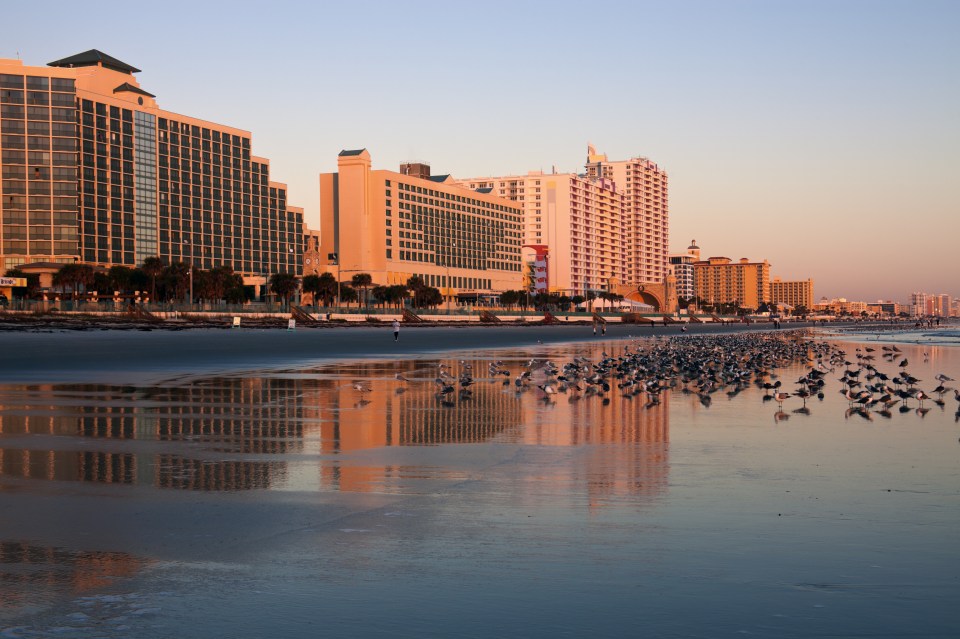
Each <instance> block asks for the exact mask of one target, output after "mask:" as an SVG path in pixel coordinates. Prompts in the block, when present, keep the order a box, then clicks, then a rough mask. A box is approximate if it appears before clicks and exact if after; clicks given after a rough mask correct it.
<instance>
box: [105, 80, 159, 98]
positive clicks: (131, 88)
mask: <svg viewBox="0 0 960 639" xmlns="http://www.w3.org/2000/svg"><path fill="white" fill-rule="evenodd" d="M121 91H129V92H130V93H139V94H140V95H145V96H147V97H148V98H155V97H157V96H155V95H154V94H152V93H147V92H146V91H144V90H143V89H141V88H140V87H135V86H133V85H132V84H130V83H129V82H124V83H123V84H121V85H120V86H118V87H117V88H116V89H114V90H113V92H114V93H120V92H121Z"/></svg>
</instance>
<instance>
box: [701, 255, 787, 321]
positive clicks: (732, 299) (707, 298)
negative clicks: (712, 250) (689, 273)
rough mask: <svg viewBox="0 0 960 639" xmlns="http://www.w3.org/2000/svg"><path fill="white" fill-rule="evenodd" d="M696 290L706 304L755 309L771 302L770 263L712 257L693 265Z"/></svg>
mask: <svg viewBox="0 0 960 639" xmlns="http://www.w3.org/2000/svg"><path fill="white" fill-rule="evenodd" d="M693 278H694V289H695V290H696V294H697V297H699V298H700V299H701V300H702V302H703V304H705V305H710V306H712V305H715V304H728V303H737V304H739V305H740V307H741V308H748V309H756V308H758V307H759V306H760V304H762V303H764V302H770V263H769V262H767V261H766V260H764V261H762V262H751V261H750V260H748V259H747V258H741V259H740V260H739V261H738V262H734V261H733V260H731V259H730V258H729V257H711V258H709V259H707V260H701V261H699V262H695V263H694V264H693Z"/></svg>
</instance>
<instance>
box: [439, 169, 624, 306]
mask: <svg viewBox="0 0 960 639" xmlns="http://www.w3.org/2000/svg"><path fill="white" fill-rule="evenodd" d="M458 182H459V183H460V184H461V185H463V186H465V187H467V188H470V189H483V190H489V191H490V192H491V193H492V194H494V195H498V196H500V197H503V198H507V199H510V200H512V201H513V202H515V203H517V205H518V206H519V207H520V208H521V209H522V210H523V244H524V246H527V247H533V246H537V247H540V246H545V247H546V249H547V250H546V256H547V260H546V261H547V265H546V273H547V278H546V279H547V283H546V289H547V290H549V291H551V292H557V293H563V294H567V295H570V296H574V295H585V294H586V293H588V292H594V293H598V292H601V291H609V290H611V282H623V281H624V279H625V277H626V269H625V267H624V266H625V261H624V250H623V247H624V229H625V219H624V206H625V204H626V200H625V199H624V195H623V193H621V192H620V191H618V190H617V188H616V185H615V184H614V183H613V181H611V180H607V179H602V178H601V179H593V178H587V177H585V176H583V175H577V174H575V173H543V172H542V171H533V172H530V173H528V174H527V175H507V176H497V177H477V178H467V179H461V180H458Z"/></svg>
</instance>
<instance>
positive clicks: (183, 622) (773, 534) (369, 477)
mask: <svg viewBox="0 0 960 639" xmlns="http://www.w3.org/2000/svg"><path fill="white" fill-rule="evenodd" d="M625 344H628V342H627V341H618V342H604V343H600V344H573V345H560V346H543V347H536V348H533V349H526V350H524V351H523V352H516V351H514V352H512V353H510V354H507V353H503V352H500V353H497V352H474V353H459V354H456V356H453V357H448V358H441V359H436V358H421V359H413V360H394V361H364V362H352V363H345V364H337V365H329V366H323V367H316V368H313V369H301V368H297V369H291V370H282V369H276V368H274V369H271V370H269V371H259V372H242V373H241V372H238V373H235V374H221V375H218V376H216V377H207V376H202V375H198V376H192V377H177V376H171V377H170V378H169V379H167V380H165V381H164V382H163V383H160V384H157V385H152V386H150V387H138V386H136V385H131V386H119V385H106V384H79V383H77V384H56V385H43V384H30V385H22V384H21V385H4V386H2V387H0V517H2V520H0V521H2V525H0V531H2V536H0V594H2V601H3V605H2V607H0V637H4V636H11V637H14V636H21V637H40V636H49V635H52V634H58V635H64V636H71V637H127V636H137V637H154V636H155V637H173V636H176V637H218V636H223V637H262V636H318V635H328V634H329V635H334V634H336V635H340V636H391V637H424V636H449V635H454V634H455V635H459V636H466V637H489V636H517V637H554V636H585V635H593V636H638V635H639V636H660V637H725V636H730V635H744V634H746V635H756V636H764V637H817V636H819V637H825V636H878V635H883V636H897V637H955V636H957V635H958V633H960V621H958V620H957V617H956V615H955V614H954V613H953V608H954V604H955V602H956V601H957V600H958V599H960V582H958V580H957V576H956V575H957V574H960V552H958V546H957V543H956V539H957V534H956V531H957V530H958V528H960V526H958V525H960V464H958V460H960V444H958V435H960V424H958V423H957V421H956V417H955V415H954V413H955V411H956V410H957V409H958V408H960V405H958V403H957V401H956V400H954V399H953V394H952V392H951V393H949V394H946V395H944V407H942V408H941V407H940V406H938V405H936V404H935V403H933V402H931V401H927V402H926V403H925V405H924V408H929V410H928V411H918V410H917V409H918V408H919V407H920V406H919V404H918V402H916V401H914V400H911V401H910V402H908V408H907V410H904V411H901V410H899V408H894V409H893V410H892V411H891V413H890V416H889V417H884V416H882V415H881V414H880V413H878V412H876V411H867V412H864V413H859V412H854V413H850V412H849V410H848V409H849V403H848V402H847V400H846V399H845V398H844V397H843V396H842V395H841V394H840V393H839V390H840V383H839V382H838V381H837V378H838V377H839V376H840V374H841V371H840V370H838V369H835V370H834V372H833V373H830V374H828V375H827V380H828V383H827V386H826V388H825V397H824V399H823V400H817V399H816V398H811V399H809V400H808V401H807V407H808V409H809V410H808V413H807V412H803V411H802V408H803V406H802V403H801V401H800V400H799V399H798V398H796V397H791V398H788V399H787V400H786V401H784V403H783V406H782V408H780V407H778V405H777V403H776V402H775V401H771V400H766V401H764V400H763V395H764V391H763V390H762V389H760V388H758V387H756V386H750V387H749V388H746V389H745V390H743V391H742V392H740V393H739V394H737V395H736V396H733V397H728V396H727V395H726V394H725V392H724V391H718V392H716V393H714V394H713V396H712V402H710V404H709V406H706V405H704V404H703V403H702V402H701V401H700V400H699V398H698V396H697V395H696V394H692V393H684V392H681V391H680V390H679V389H677V390H674V391H670V392H667V393H665V394H664V396H663V400H662V402H661V403H660V404H659V405H653V406H650V405H648V404H647V402H646V400H644V399H641V398H639V397H634V398H631V399H625V398H622V397H620V396H619V394H618V393H617V391H616V390H615V389H614V391H613V392H611V394H610V396H609V397H608V399H609V401H604V399H602V398H600V397H582V398H580V399H576V400H572V399H571V398H570V396H569V395H563V394H558V395H557V396H555V397H554V398H552V399H551V398H545V397H544V395H543V393H542V392H540V391H538V390H537V389H536V387H535V384H534V386H532V387H531V388H529V389H528V390H526V391H524V392H522V393H519V394H518V393H517V392H516V391H515V390H514V386H513V377H514V376H515V375H516V374H517V373H518V372H519V371H520V370H521V367H522V365H523V364H524V363H526V362H527V361H528V360H529V359H530V358H531V357H537V358H549V359H552V360H553V361H555V362H557V363H558V364H561V365H562V364H563V363H564V362H566V361H569V360H570V359H571V358H572V357H574V356H576V355H583V356H586V357H588V358H590V359H592V360H593V361H598V360H599V359H600V353H601V351H602V350H604V349H606V350H607V351H609V352H611V353H612V354H618V353H619V352H620V351H621V349H622V348H623V346H624V345H625ZM867 347H870V348H874V349H875V351H874V353H872V355H875V356H876V360H875V361H874V362H873V363H874V364H875V365H876V366H877V368H878V369H881V370H884V371H887V372H890V373H895V372H896V371H897V370H898V368H899V367H898V363H899V362H900V361H902V359H903V358H909V360H910V364H909V371H910V373H911V374H913V375H914V376H916V377H919V378H920V379H922V380H924V381H923V382H922V383H920V384H919V386H920V387H921V388H923V389H925V390H927V391H928V392H929V391H930V390H931V389H932V388H933V387H934V386H936V384H937V382H936V381H935V380H934V375H936V374H938V373H944V374H947V375H949V376H950V377H954V378H956V379H960V349H957V348H955V347H952V346H944V345H935V344H934V345H931V344H922V345H908V344H899V345H898V348H900V349H901V353H899V354H897V356H896V358H882V357H880V355H881V353H880V346H879V344H877V345H866V344H863V343H861V344H854V343H848V344H846V345H845V346H844V348H845V350H846V352H847V356H848V360H850V361H853V362H855V361H857V360H855V359H854V358H855V356H856V355H861V357H862V356H864V355H865V354H866V353H867V351H865V350H863V349H865V348H867ZM858 348H859V349H861V350H860V351H857V350H856V349H858ZM498 359H499V360H503V367H504V368H506V369H508V370H509V371H510V372H511V375H510V376H509V377H502V376H497V377H496V378H495V379H493V378H489V379H482V378H484V377H486V376H487V372H486V371H487V367H488V365H489V363H490V362H491V361H493V360H498ZM461 360H463V362H464V363H468V364H470V365H471V366H472V369H473V372H474V375H475V376H476V377H477V378H480V379H479V381H478V382H477V383H476V384H475V385H474V386H473V389H474V394H473V397H471V398H470V399H466V400H458V401H455V402H453V403H454V405H452V406H446V405H443V404H442V403H440V402H439V401H438V399H437V398H436V396H435V393H434V391H435V390H436V385H435V384H434V379H435V378H436V376H437V372H438V363H440V362H443V363H444V364H445V365H446V366H447V367H448V369H449V370H450V371H451V372H452V373H453V374H454V375H456V373H457V372H458V371H459V370H461V369H462V367H463V364H462V363H461ZM805 370H806V369H805V368H804V364H803V363H798V364H796V365H793V366H791V367H789V368H786V369H782V370H780V371H778V375H779V379H780V380H781V381H782V383H783V387H784V388H785V389H787V390H790V389H791V387H792V380H795V379H797V378H798V377H799V376H800V375H802V374H803V373H804V372H805ZM397 373H401V374H403V375H405V376H406V377H407V378H409V379H410V380H411V381H409V382H400V381H397V380H396V379H395V375H396V374H397ZM504 379H506V380H507V381H508V385H507V386H504V385H503V384H502V381H503V380H504ZM534 380H535V382H536V381H537V378H536V374H535V375H534ZM947 384H948V385H952V386H956V385H957V382H947ZM356 385H359V386H361V387H362V388H364V389H367V388H369V390H358V389H357V388H356V387H355V386H356Z"/></svg>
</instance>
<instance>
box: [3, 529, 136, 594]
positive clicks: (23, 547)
mask: <svg viewBox="0 0 960 639" xmlns="http://www.w3.org/2000/svg"><path fill="white" fill-rule="evenodd" d="M146 564H147V562H146V561H145V560H143V559H138V558H136V557H133V556H132V555H128V554H127V553H122V552H70V551H67V550H64V549H61V548H52V547H49V546H38V545H34V544H27V543H20V542H11V541H2V542H0V583H2V584H3V585H4V586H5V587H4V589H3V592H4V595H3V599H2V601H3V604H4V609H5V611H6V612H10V610H9V609H10V608H11V607H20V606H25V605H31V604H34V603H36V601H35V599H36V596H37V589H43V590H49V589H51V588H54V589H63V590H64V591H68V592H70V593H72V594H74V595H76V594H82V593H84V592H89V591H91V590H95V589H100V588H103V587H104V586H107V585H109V584H110V582H111V581H112V580H113V579H116V578H118V577H130V576H132V575H134V574H136V573H137V572H139V571H140V570H142V569H143V568H144V566H146Z"/></svg>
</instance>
